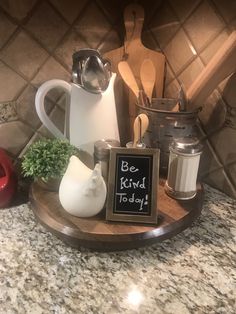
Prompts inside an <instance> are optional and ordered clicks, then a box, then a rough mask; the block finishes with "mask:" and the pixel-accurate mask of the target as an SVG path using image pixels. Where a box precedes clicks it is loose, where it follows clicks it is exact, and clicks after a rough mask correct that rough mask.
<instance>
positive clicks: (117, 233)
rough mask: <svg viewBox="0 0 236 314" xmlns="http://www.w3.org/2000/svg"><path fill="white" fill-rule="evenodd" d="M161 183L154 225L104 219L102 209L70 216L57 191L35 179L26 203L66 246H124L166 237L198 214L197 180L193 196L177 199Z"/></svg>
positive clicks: (112, 248) (199, 190) (200, 193)
mask: <svg viewBox="0 0 236 314" xmlns="http://www.w3.org/2000/svg"><path fill="white" fill-rule="evenodd" d="M164 183H165V181H164V180H163V179H162V180H160V184H159V187H158V189H159V190H158V207H159V208H158V223H157V225H143V224H142V225H141V224H134V223H120V222H108V221H106V220H105V211H102V212H101V213H100V214H99V215H97V216H95V217H91V218H86V219H85V218H78V217H75V216H72V215H70V214H69V213H67V212H66V211H65V210H64V209H63V208H62V206H61V204H60V202H59V198H58V193H56V192H50V191H47V190H45V189H43V188H42V187H40V186H39V185H38V184H37V183H36V182H35V183H33V184H32V186H31V189H30V203H31V207H32V210H33V212H34V214H35V216H36V218H37V219H38V220H39V222H40V223H41V224H43V225H44V226H45V227H46V228H47V229H48V230H49V231H50V232H52V233H53V234H55V235H56V236H57V237H59V238H60V239H61V240H62V241H64V242H65V243H67V244H69V245H70V246H73V247H81V246H83V247H87V248H90V249H93V250H97V251H115V250H125V249H131V248H138V247H141V246H145V245H150V244H153V243H155V242H158V241H162V240H164V239H167V238H170V237H172V236H174V235H176V234H177V233H179V232H181V231H182V230H184V229H185V228H187V227H188V226H190V225H191V223H192V222H193V221H194V220H195V219H196V218H197V217H198V216H199V215H200V213H201V208H202V203H203V189H202V186H201V185H200V184H198V186H197V195H196V197H195V198H194V199H192V200H188V201H177V200H175V199H172V198H170V197H168V196H167V195H166V193H165V192H164Z"/></svg>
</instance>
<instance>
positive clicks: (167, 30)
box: [0, 0, 236, 198]
mask: <svg viewBox="0 0 236 314" xmlns="http://www.w3.org/2000/svg"><path fill="white" fill-rule="evenodd" d="M130 2H131V1H115V2H112V1H107V0H96V1H90V0H81V1H76V0H71V1H67V0H45V1H44V0H22V1H18V0H1V2H0V146H1V147H3V148H4V149H6V150H7V152H8V153H9V154H10V156H11V157H12V158H13V159H14V160H15V161H16V162H17V161H18V160H19V159H20V157H21V156H22V155H23V154H24V152H25V151H26V149H27V147H28V145H30V144H31V143H32V142H33V141H35V140H36V139H38V138H40V137H42V136H46V137H50V136H51V135H50V134H49V132H47V130H46V129H45V128H44V127H43V126H42V125H41V123H40V121H39V119H38V117H37V113H36V110H35V106H34V98H35V93H36V91H37V88H38V87H39V86H40V85H41V84H42V83H43V82H45V81H47V80H49V79H52V78H57V79H63V80H66V81H68V82H69V81H70V80H71V64H72V59H71V56H72V53H73V52H74V51H76V50H78V49H80V48H84V47H91V48H95V49H99V50H100V51H101V52H102V53H104V52H107V51H109V50H112V49H115V48H118V47H120V46H122V43H123V39H124V26H123V11H124V8H125V6H126V5H127V4H128V3H130ZM138 2H139V3H140V4H141V5H142V6H143V8H144V10H145V23H144V28H143V32H142V41H143V43H144V44H145V45H146V46H147V47H148V48H150V49H153V50H161V51H162V52H163V53H164V54H165V56H166V61H167V62H166V77H165V96H166V97H176V96H177V92H178V89H179V87H180V84H181V83H183V84H184V86H185V88H188V87H189V86H190V85H191V83H192V82H193V81H194V80H195V79H196V77H197V76H198V75H199V73H200V72H201V70H202V69H203V68H204V67H205V66H206V65H207V64H208V62H209V61H210V60H211V58H212V56H213V55H214V54H215V52H216V51H217V50H218V49H219V48H220V47H221V45H222V43H223V42H224V41H225V40H226V39H227V38H228V36H229V35H230V33H231V32H232V31H233V30H235V28H236V1H235V0H224V1H223V0H208V1H206V0H192V1H188V0H168V1H161V0H160V1H154V0H153V1H138ZM235 83H236V74H235V75H232V76H231V77H229V78H227V79H226V80H224V81H223V82H221V84H220V85H219V86H218V87H217V88H216V89H215V90H214V92H213V93H212V95H210V97H209V98H208V99H207V100H206V101H205V103H204V104H203V110H202V111H201V113H200V114H199V118H200V127H201V134H202V136H203V138H204V144H205V149H204V154H203V156H202V162H201V167H200V174H201V177H202V179H203V180H204V181H205V182H207V183H208V184H210V185H212V186H214V187H216V188H218V189H220V190H222V191H224V192H225V193H227V194H229V195H231V196H232V197H234V198H236V118H235V117H236V89H235ZM64 103H65V102H64V95H63V94H62V93H61V92H60V91H53V92H51V93H50V94H49V95H48V97H47V104H46V108H47V112H48V114H49V116H50V117H51V119H52V120H53V121H54V122H55V124H56V125H58V127H60V128H61V129H63V121H64V110H65V109H64V106H65V104H64ZM124 118H125V119H128V117H124Z"/></svg>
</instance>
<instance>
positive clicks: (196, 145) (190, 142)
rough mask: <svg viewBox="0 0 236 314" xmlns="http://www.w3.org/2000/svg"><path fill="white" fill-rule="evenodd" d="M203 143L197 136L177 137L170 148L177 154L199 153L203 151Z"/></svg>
mask: <svg viewBox="0 0 236 314" xmlns="http://www.w3.org/2000/svg"><path fill="white" fill-rule="evenodd" d="M202 148H203V146H202V144H201V143H200V141H199V139H198V138H197V137H181V138H176V139H174V141H173V142H172V144H171V145H170V150H172V151H173V152H174V153H177V154H184V155H196V154H197V155H198V154H201V153H202Z"/></svg>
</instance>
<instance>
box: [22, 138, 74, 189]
mask: <svg viewBox="0 0 236 314" xmlns="http://www.w3.org/2000/svg"><path fill="white" fill-rule="evenodd" d="M78 153H79V150H78V149H77V148H76V147H75V146H73V145H71V144H70V143H69V142H68V141H65V140H60V139H43V140H39V141H37V142H35V143H33V144H32V145H31V146H30V148H29V149H28V150H27V152H26V153H25V155H24V156H23V161H22V170H23V175H24V176H25V177H33V178H34V179H37V181H38V183H39V184H40V185H41V186H42V185H43V186H44V187H45V188H47V189H49V190H53V191H57V190H58V188H59V184H60V181H61V178H62V176H63V175H64V173H65V170H66V167H67V165H68V163H69V159H70V157H71V156H72V155H76V156H78Z"/></svg>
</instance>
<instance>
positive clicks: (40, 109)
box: [35, 80, 71, 139]
mask: <svg viewBox="0 0 236 314" xmlns="http://www.w3.org/2000/svg"><path fill="white" fill-rule="evenodd" d="M56 87H57V88H61V89H63V90H64V91H65V92H66V93H68V94H69V96H70V93H71V85H70V84H69V83H67V82H65V81H63V80H50V81H47V82H45V83H43V84H42V85H41V86H40V87H39V89H38V91H37V93H36V96H35V107H36V112H37V114H38V117H39V119H40V120H41V122H42V123H43V125H45V127H46V128H47V129H48V130H49V131H50V132H51V133H52V134H53V135H54V136H55V137H57V138H59V139H66V137H65V135H64V134H63V133H62V132H61V131H60V130H59V129H58V128H57V127H56V126H55V124H54V123H53V122H52V121H51V120H50V119H49V117H48V115H47V113H46V111H45V107H44V99H45V96H46V95H47V93H48V92H49V91H50V90H51V89H53V88H56Z"/></svg>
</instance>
